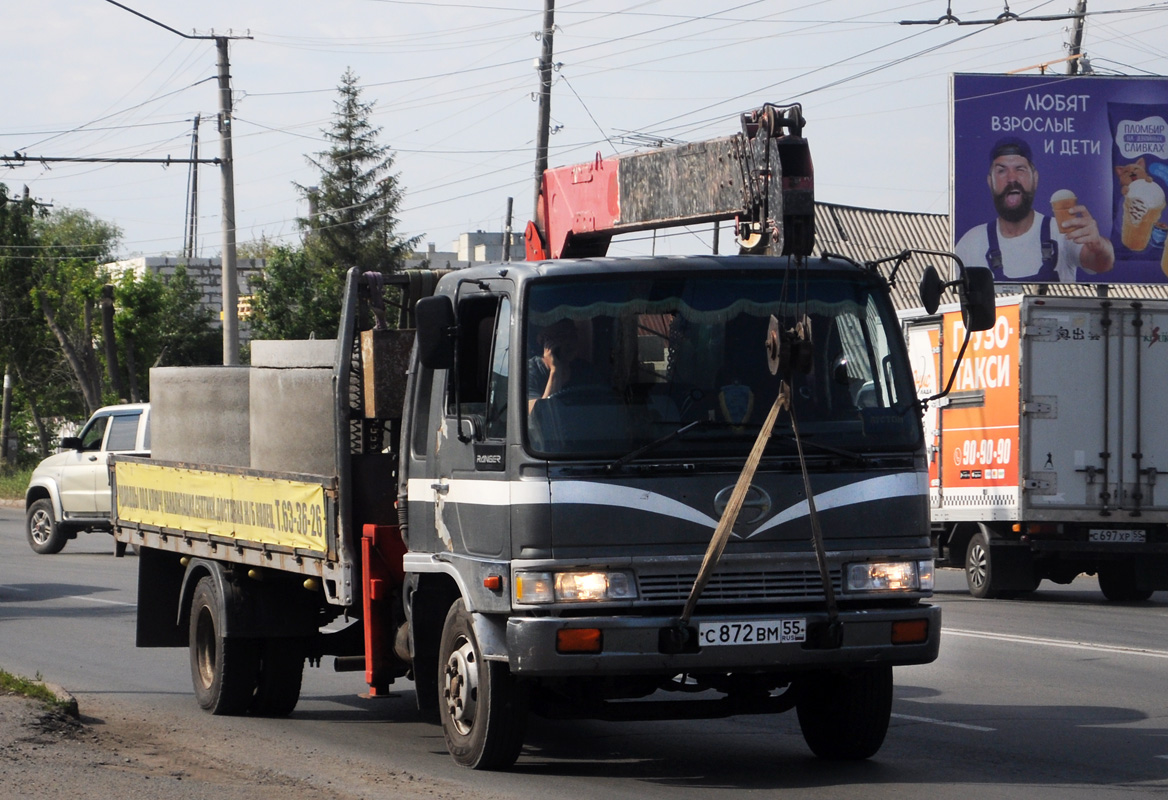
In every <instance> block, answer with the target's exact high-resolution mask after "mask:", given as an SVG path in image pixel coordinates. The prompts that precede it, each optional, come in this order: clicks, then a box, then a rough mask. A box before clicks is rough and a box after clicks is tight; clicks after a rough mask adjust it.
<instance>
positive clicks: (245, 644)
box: [190, 576, 259, 715]
mask: <svg viewBox="0 0 1168 800" xmlns="http://www.w3.org/2000/svg"><path fill="white" fill-rule="evenodd" d="M226 613H227V612H226V609H225V607H224V602H223V597H222V596H221V595H220V593H219V587H218V584H216V583H215V580H214V579H213V578H211V577H210V576H208V577H204V578H203V579H202V580H200V581H199V582H198V584H196V586H195V592H194V596H193V597H192V598H191V628H190V655H191V681H192V682H193V683H194V685H195V699H196V700H198V701H199V705H200V706H201V707H202V708H204V709H206V710H207V711H210V712H211V713H212V714H225V715H237V714H243V713H244V712H246V711H247V709H248V706H250V705H251V702H252V695H253V694H254V693H255V689H256V683H257V679H258V674H259V648H258V647H257V646H256V642H255V641H254V640H252V639H236V638H231V639H228V638H225V637H224V636H223V627H224V626H223V616H224V614H226Z"/></svg>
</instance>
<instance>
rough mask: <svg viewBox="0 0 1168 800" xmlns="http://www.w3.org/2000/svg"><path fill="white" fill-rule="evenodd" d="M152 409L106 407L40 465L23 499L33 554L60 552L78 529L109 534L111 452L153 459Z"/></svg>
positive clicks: (130, 406)
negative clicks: (147, 456)
mask: <svg viewBox="0 0 1168 800" xmlns="http://www.w3.org/2000/svg"><path fill="white" fill-rule="evenodd" d="M149 451H150V406H149V404H146V403H135V404H126V405H117V406H105V407H103V408H99V409H98V410H97V411H96V412H94V414H93V416H92V417H90V418H89V421H88V422H86V423H85V425H84V427H82V429H81V431H80V433H78V434H77V435H76V436H65V437H62V439H61V441H60V446H59V452H57V453H56V454H54V455H51V456H49V457H48V458H46V459H45V460H43V461H42V462H41V463H40V464H38V465H37V467H36V469H35V470H33V473H32V476H31V478H30V479H29V484H28V489H27V490H26V491H25V495H24V507H25V513H26V534H27V536H28V543H29V545H30V546H31V547H32V549H33V550H34V551H36V552H37V553H41V554H46V555H47V554H52V553H59V552H60V551H61V550H62V548H64V547H65V543H66V542H68V541H69V540H70V539H73V538H75V537H76V536H77V534H78V533H79V532H80V531H83V530H89V531H109V530H110V478H109V463H108V462H109V456H110V454H111V453H124V454H126V455H149Z"/></svg>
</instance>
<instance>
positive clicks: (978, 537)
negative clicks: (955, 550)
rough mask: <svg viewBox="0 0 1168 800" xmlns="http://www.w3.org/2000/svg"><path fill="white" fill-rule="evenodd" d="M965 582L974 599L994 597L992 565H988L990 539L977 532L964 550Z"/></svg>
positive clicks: (983, 533) (984, 534)
mask: <svg viewBox="0 0 1168 800" xmlns="http://www.w3.org/2000/svg"><path fill="white" fill-rule="evenodd" d="M965 582H966V583H967V584H969V593H970V594H971V595H973V596H974V597H980V598H983V599H984V598H987V597H995V596H996V594H995V591H994V573H993V565H992V564H990V537H989V536H987V535H986V533H985V531H978V532H977V533H975V534H974V535H973V536H971V537H970V539H969V545H968V546H966V548H965Z"/></svg>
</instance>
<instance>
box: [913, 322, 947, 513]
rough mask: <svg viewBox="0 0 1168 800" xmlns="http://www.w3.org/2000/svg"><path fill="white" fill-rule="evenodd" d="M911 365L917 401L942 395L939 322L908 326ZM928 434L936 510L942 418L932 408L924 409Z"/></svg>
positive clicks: (939, 490) (931, 489)
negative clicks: (940, 393) (938, 394)
mask: <svg viewBox="0 0 1168 800" xmlns="http://www.w3.org/2000/svg"><path fill="white" fill-rule="evenodd" d="M905 338H906V340H907V342H908V352H909V361H910V363H911V366H912V373H913V383H914V385H915V386H916V387H917V398H918V399H922V398H925V397H932V396H933V395H935V394H937V392H939V391H941V390H940V388H939V386H940V380H939V378H938V376H939V375H940V374H941V346H940V341H941V322H940V320H939V319H935V320H931V321H924V322H919V323H915V322H914V323H909V325H908V328H907V331H906V337H905ZM922 422H923V427H924V431H925V453H926V455H927V456H928V459H929V505H930V507H932V508H937V507H939V506H940V505H941V502H942V492H943V491H944V489H943V487H942V486H941V470H942V465H941V460H940V453H941V415H940V409H939V408H938V407H937V406H936V405H933V404H931V403H930V404H929V406H927V407H926V408H925V415H924V419H923V420H922Z"/></svg>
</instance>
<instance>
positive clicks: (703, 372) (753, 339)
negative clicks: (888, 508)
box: [525, 271, 920, 459]
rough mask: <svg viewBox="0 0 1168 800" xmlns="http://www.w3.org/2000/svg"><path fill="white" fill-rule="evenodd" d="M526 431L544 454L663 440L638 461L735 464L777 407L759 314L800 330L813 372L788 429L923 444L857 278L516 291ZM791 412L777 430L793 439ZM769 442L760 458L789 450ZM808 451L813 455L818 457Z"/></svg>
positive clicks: (877, 309) (891, 318) (587, 283)
mask: <svg viewBox="0 0 1168 800" xmlns="http://www.w3.org/2000/svg"><path fill="white" fill-rule="evenodd" d="M526 305H527V314H526V319H527V325H526V329H525V336H526V357H527V358H526V380H525V386H526V396H527V403H526V409H527V411H528V414H527V436H528V445H529V447H530V449H531V450H532V451H533V452H535V453H537V454H540V455H545V456H548V457H552V458H571V457H598V458H599V457H610V456H611V457H616V458H620V457H622V456H624V455H626V454H628V453H630V452H632V451H634V450H636V449H637V448H638V447H643V446H645V445H646V444H648V443H650V442H655V441H656V440H658V439H661V438H662V437H665V436H668V434H669V433H671V432H672V431H675V430H677V429H678V428H679V427H682V426H685V425H688V424H689V423H691V422H694V421H700V422H701V423H702V424H701V425H698V426H695V427H694V428H692V429H690V430H687V431H686V432H685V435H683V436H677V437H674V438H673V439H672V440H670V441H668V442H666V443H664V444H661V445H660V446H654V447H653V448H651V452H649V453H647V454H646V456H645V457H646V458H652V459H675V458H691V457H722V456H733V457H738V456H743V455H745V453H746V452H747V451H748V450H749V448H750V446H751V445H752V444H753V441H754V437H755V436H756V435H757V433H758V430H759V426H760V425H761V423H762V422H763V420H764V418H765V417H766V415H767V412H768V411H769V410H770V408H771V405H772V404H773V403H774V400H775V397H776V396H777V394H778V390H779V378H777V377H775V376H772V375H771V374H770V370H769V369H768V366H767V355H766V349H765V341H766V332H767V326H768V324H769V322H770V317H771V315H774V316H775V317H777V318H778V320H779V322H780V324H781V325H782V326H783V327H784V328H788V327H791V326H793V325H794V323H795V321H796V320H798V319H801V318H802V317H803V316H804V315H806V316H807V318H808V319H809V320H810V322H811V349H812V353H813V358H812V363H811V368H810V371H809V372H806V373H796V374H795V375H794V376H793V377H792V387H791V388H792V397H793V403H794V405H795V412H796V414H797V415H798V420H799V427H800V433H802V434H804V435H805V436H807V437H808V438H809V440H813V441H815V442H817V443H820V444H822V445H825V446H828V447H835V448H838V449H844V450H846V451H849V452H874V451H887V450H906V449H911V448H914V447H916V446H917V444H918V442H919V439H920V429H919V422H918V420H917V416H916V410H915V408H916V407H915V393H914V391H913V387H912V382H911V377H910V376H909V374H908V370H907V364H906V362H905V356H904V354H903V351H902V348H900V347H899V345H897V346H893V345H892V343H893V341H898V339H897V337H896V334H895V333H894V331H895V326H896V318H895V315H894V314H893V312H892V308H891V305H890V303H889V301H888V296H887V293H886V291H885V290H884V289H883V288H882V286H881V284H880V283H879V282H878V281H877V279H875V278H871V279H869V278H867V277H866V276H858V275H857V274H856V273H855V272H847V273H840V272H828V271H824V272H811V273H808V272H804V273H802V274H800V275H799V278H798V280H797V281H793V280H791V279H789V278H788V279H787V280H784V276H783V275H782V274H781V273H773V272H772V273H768V274H766V275H762V274H752V273H731V274H729V275H716V276H715V275H710V274H708V273H703V274H702V275H677V274H672V275H664V276H661V277H656V276H637V277H635V278H630V277H628V276H607V275H603V274H601V275H594V276H589V277H588V278H587V279H586V280H580V279H548V280H546V281H541V282H539V283H533V284H532V285H531V286H530V288H529V291H528V292H527V295H526ZM790 428H791V418H790V414H788V413H786V412H783V413H781V414H780V415H779V420H778V424H777V426H776V428H775V430H776V433H777V434H783V433H788V434H789V433H790ZM793 448H794V445H793V443H792V442H791V441H790V437H789V436H782V435H776V436H775V437H774V440H773V441H772V443H771V445H770V446H769V449H768V451H767V452H768V454H786V453H790V452H792V451H793ZM825 451H826V450H825V448H820V449H819V450H818V451H817V452H825Z"/></svg>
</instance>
